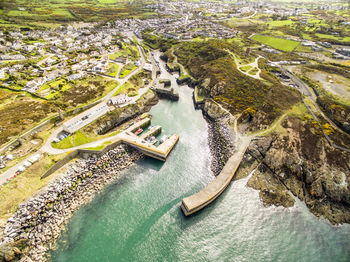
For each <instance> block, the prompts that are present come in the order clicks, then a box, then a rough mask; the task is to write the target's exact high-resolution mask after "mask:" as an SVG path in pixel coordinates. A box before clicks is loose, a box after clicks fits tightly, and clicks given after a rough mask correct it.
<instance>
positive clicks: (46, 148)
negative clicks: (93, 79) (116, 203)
mask: <svg viewBox="0 0 350 262" xmlns="http://www.w3.org/2000/svg"><path fill="white" fill-rule="evenodd" d="M138 49H139V52H140V54H141V65H140V66H139V67H138V68H137V69H136V70H134V71H133V72H131V73H130V74H129V75H128V76H126V77H125V78H123V79H119V78H118V79H117V80H118V81H119V85H118V86H117V87H116V88H115V89H113V90H112V91H111V92H109V93H108V94H107V95H106V96H105V97H103V98H101V99H100V100H99V101H100V103H98V104H96V105H95V106H93V107H92V108H90V109H88V110H86V111H84V112H82V113H80V114H79V115H77V116H75V117H73V118H72V119H70V120H68V121H65V122H64V123H65V124H71V123H74V122H76V121H77V120H79V119H81V118H83V117H84V116H86V115H88V114H90V113H93V112H95V111H96V109H97V108H100V107H101V106H102V105H105V104H106V103H107V101H108V100H109V99H110V98H111V97H113V95H114V93H115V92H116V91H117V90H118V89H119V88H120V87H121V86H122V85H123V84H124V83H125V82H126V81H128V80H129V79H130V77H132V76H133V75H135V74H137V73H138V72H140V71H141V70H142V69H143V67H144V65H145V63H146V60H145V57H144V53H143V52H142V50H141V47H140V46H138ZM152 82H153V80H152ZM151 84H152V83H151ZM151 84H150V85H151ZM150 85H149V86H147V87H146V88H142V89H140V92H139V95H138V96H136V97H133V98H132V99H131V101H129V103H128V104H130V103H134V102H135V101H136V100H137V99H138V98H140V97H141V96H142V95H143V94H145V93H146V92H147V91H148V89H149V87H150ZM126 105H127V104H126ZM126 105H124V106H126ZM98 117H101V116H99V115H96V116H95V117H93V118H88V119H87V121H86V125H87V124H89V123H91V122H93V121H95V120H96V119H97V118H98ZM62 131H63V127H62V126H60V127H59V128H57V129H56V130H55V131H53V133H51V135H50V136H49V138H48V139H47V140H46V142H45V144H44V145H43V146H42V147H41V148H40V149H39V150H38V151H37V152H35V153H34V154H37V153H40V154H43V153H49V154H61V153H65V152H69V151H72V150H74V149H77V148H86V147H96V146H99V145H101V144H103V143H104V142H106V141H111V140H113V139H114V138H115V137H108V138H105V139H101V140H98V141H95V142H92V143H89V144H85V145H81V146H78V147H74V148H69V149H56V148H53V147H52V146H51V142H52V141H53V139H54V138H56V137H57V135H58V134H59V133H60V132H62ZM34 154H32V155H34ZM32 155H30V156H28V157H27V158H26V159H25V160H23V161H22V162H20V163H18V164H17V165H15V166H13V167H11V168H9V169H8V170H6V171H5V172H4V173H2V174H0V185H2V184H4V183H6V181H7V179H9V178H11V177H13V175H14V174H15V173H16V171H17V170H18V168H19V167H20V166H22V165H23V163H24V162H25V161H27V160H28V159H29V158H30V157H31V156H32Z"/></svg>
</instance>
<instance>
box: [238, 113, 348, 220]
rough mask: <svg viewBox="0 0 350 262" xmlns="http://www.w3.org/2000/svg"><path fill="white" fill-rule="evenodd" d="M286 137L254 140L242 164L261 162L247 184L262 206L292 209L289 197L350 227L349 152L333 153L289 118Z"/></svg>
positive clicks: (305, 127)
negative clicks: (257, 192)
mask: <svg viewBox="0 0 350 262" xmlns="http://www.w3.org/2000/svg"><path fill="white" fill-rule="evenodd" d="M283 127H284V128H285V130H286V133H285V134H283V135H282V134H278V135H277V134H273V135H271V136H269V137H265V138H263V139H261V140H256V141H253V142H252V144H251V145H250V146H249V148H248V151H247V156H246V157H245V160H244V161H245V163H243V164H244V165H249V164H252V163H253V162H254V161H256V160H258V162H261V164H260V166H259V167H258V169H257V171H256V172H255V173H254V174H253V176H252V177H251V178H250V179H249V181H248V183H247V184H248V186H250V187H252V188H254V189H257V190H260V197H261V199H262V201H263V202H264V204H266V205H270V204H274V205H276V206H279V205H282V206H285V207H290V206H293V204H294V199H293V197H292V195H294V196H296V197H298V198H299V199H300V200H301V201H304V202H305V203H306V205H307V206H308V208H309V209H310V211H311V212H312V213H313V214H315V215H316V216H323V217H325V218H327V219H328V220H329V221H330V222H331V223H333V224H338V223H350V153H347V152H343V151H340V150H337V149H334V148H332V147H331V146H330V145H329V144H328V143H327V141H326V139H325V138H324V137H323V136H321V135H319V134H317V133H316V132H315V131H314V130H313V129H312V127H310V126H308V123H307V122H304V123H303V122H301V120H299V119H296V118H287V119H286V120H285V121H284V122H283Z"/></svg>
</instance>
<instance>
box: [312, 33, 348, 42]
mask: <svg viewBox="0 0 350 262" xmlns="http://www.w3.org/2000/svg"><path fill="white" fill-rule="evenodd" d="M315 35H316V36H318V37H319V38H323V39H334V40H338V41H340V42H350V36H347V37H339V36H334V35H326V34H318V33H316V34H315Z"/></svg>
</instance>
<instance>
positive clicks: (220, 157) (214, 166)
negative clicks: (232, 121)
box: [206, 118, 234, 176]
mask: <svg viewBox="0 0 350 262" xmlns="http://www.w3.org/2000/svg"><path fill="white" fill-rule="evenodd" d="M206 120H207V122H208V143H209V148H210V154H211V170H212V171H213V173H214V175H215V176H217V175H219V174H220V172H221V170H222V169H223V167H224V166H225V164H226V162H227V160H228V159H229V158H230V156H231V155H232V152H233V150H234V144H233V141H232V135H231V130H230V127H229V126H227V125H225V124H224V123H223V122H221V121H213V120H210V119H208V118H206Z"/></svg>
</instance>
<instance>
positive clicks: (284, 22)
mask: <svg viewBox="0 0 350 262" xmlns="http://www.w3.org/2000/svg"><path fill="white" fill-rule="evenodd" d="M267 24H268V25H269V26H270V27H279V26H287V25H292V24H295V22H294V21H292V20H282V21H271V22H268V23H267Z"/></svg>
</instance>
